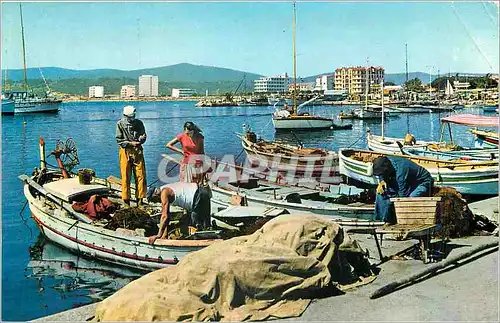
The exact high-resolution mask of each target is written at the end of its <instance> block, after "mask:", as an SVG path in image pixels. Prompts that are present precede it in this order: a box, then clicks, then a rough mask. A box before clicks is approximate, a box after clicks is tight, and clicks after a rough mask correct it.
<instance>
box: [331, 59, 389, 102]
mask: <svg viewBox="0 0 500 323" xmlns="http://www.w3.org/2000/svg"><path fill="white" fill-rule="evenodd" d="M367 77H368V82H366V81H367V80H366V78H367ZM383 79H384V68H383V67H377V66H370V67H363V66H356V67H341V68H337V69H336V70H335V81H334V84H335V85H334V88H335V90H345V91H347V92H348V93H349V95H362V94H364V93H365V92H366V85H367V83H368V92H370V88H373V86H374V85H375V84H376V85H377V86H379V84H380V82H382V81H383Z"/></svg>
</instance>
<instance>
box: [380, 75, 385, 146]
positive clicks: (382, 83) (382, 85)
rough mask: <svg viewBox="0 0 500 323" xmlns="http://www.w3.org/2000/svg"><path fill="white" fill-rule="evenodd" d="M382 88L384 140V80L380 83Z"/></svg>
mask: <svg viewBox="0 0 500 323" xmlns="http://www.w3.org/2000/svg"><path fill="white" fill-rule="evenodd" d="M380 88H381V89H382V140H384V115H385V111H384V79H382V82H380Z"/></svg>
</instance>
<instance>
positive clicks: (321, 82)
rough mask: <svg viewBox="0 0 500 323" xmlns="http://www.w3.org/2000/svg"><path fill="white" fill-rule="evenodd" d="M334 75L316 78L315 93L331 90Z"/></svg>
mask: <svg viewBox="0 0 500 323" xmlns="http://www.w3.org/2000/svg"><path fill="white" fill-rule="evenodd" d="M334 79H335V75H334V74H329V75H322V76H319V77H317V78H316V85H315V86H314V90H315V91H329V90H333V83H334Z"/></svg>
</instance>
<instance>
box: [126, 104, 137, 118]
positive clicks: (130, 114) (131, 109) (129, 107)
mask: <svg viewBox="0 0 500 323" xmlns="http://www.w3.org/2000/svg"><path fill="white" fill-rule="evenodd" d="M123 115H125V116H127V117H133V116H135V108H134V106H132V105H127V106H126V107H124V108H123Z"/></svg>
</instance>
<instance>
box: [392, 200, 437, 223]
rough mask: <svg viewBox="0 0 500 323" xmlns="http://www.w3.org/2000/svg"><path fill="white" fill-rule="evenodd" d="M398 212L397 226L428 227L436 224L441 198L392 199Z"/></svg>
mask: <svg viewBox="0 0 500 323" xmlns="http://www.w3.org/2000/svg"><path fill="white" fill-rule="evenodd" d="M391 202H394V209H395V210H396V221H397V224H410V225H426V224H435V223H436V212H437V211H438V207H440V202H441V197H397V198H391Z"/></svg>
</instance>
